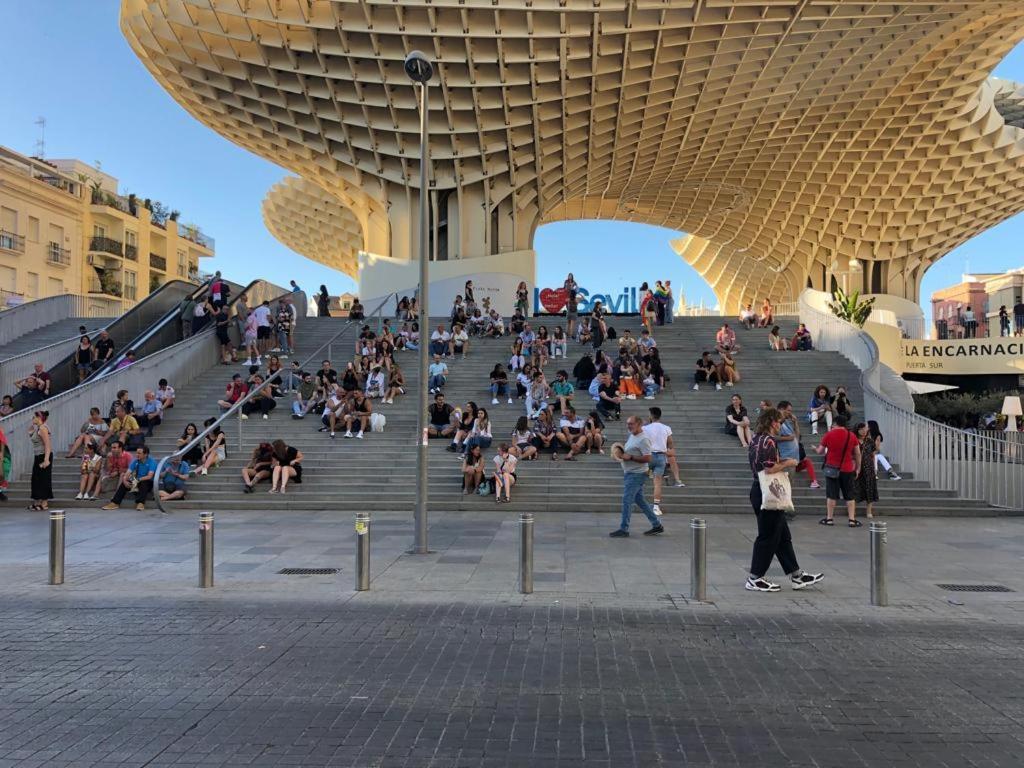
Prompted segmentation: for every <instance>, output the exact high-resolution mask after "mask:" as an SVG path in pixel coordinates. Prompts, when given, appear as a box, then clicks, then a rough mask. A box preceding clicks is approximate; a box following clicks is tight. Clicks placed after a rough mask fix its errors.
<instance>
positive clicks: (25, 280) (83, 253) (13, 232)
mask: <svg viewBox="0 0 1024 768" xmlns="http://www.w3.org/2000/svg"><path fill="white" fill-rule="evenodd" d="M178 218H179V216H178V212H177V211H169V210H167V209H166V208H165V207H164V206H163V205H161V204H160V203H159V202H154V201H152V200H150V199H148V198H143V197H139V196H136V195H134V194H132V195H128V196H124V195H121V194H119V192H118V181H117V179H116V178H114V177H113V176H111V175H110V174H107V173H104V172H103V171H101V170H99V169H97V168H94V167H92V166H90V165H87V164H85V163H83V162H81V161H80V160H40V159H38V158H33V157H26V156H25V155H22V154H19V153H17V152H14V151H12V150H10V149H7V148H6V147H2V146H0V308H2V307H4V306H11V305H14V304H17V303H20V302H23V301H31V300H32V299H38V298H43V297H46V296H53V295H56V294H62V293H76V294H80V295H83V296H89V297H90V298H94V299H95V300H96V301H97V302H100V301H103V302H108V303H109V304H111V305H114V307H115V308H117V309H121V310H122V311H123V309H127V308H129V307H131V306H132V305H134V304H135V303H136V302H138V301H139V300H141V299H142V298H144V297H145V296H147V295H148V294H149V293H151V292H152V291H153V290H154V289H156V288H157V287H158V286H159V285H162V284H163V283H165V282H167V281H168V280H173V279H186V280H196V279H197V278H198V275H199V260H200V259H202V258H209V257H211V256H213V254H214V245H215V244H214V241H213V239H212V238H210V237H207V236H206V235H204V234H203V233H202V231H201V230H200V229H199V227H197V226H195V225H193V224H184V223H182V222H180V221H179V220H178Z"/></svg>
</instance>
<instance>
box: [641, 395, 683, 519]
mask: <svg viewBox="0 0 1024 768" xmlns="http://www.w3.org/2000/svg"><path fill="white" fill-rule="evenodd" d="M648 410H649V412H650V414H651V419H650V421H649V422H648V423H647V424H644V434H645V435H646V436H647V439H648V440H650V441H651V464H650V467H651V474H652V475H653V476H654V514H656V515H658V516H659V517H660V516H661V488H662V486H663V485H664V481H665V469H666V467H669V468H671V470H672V474H673V476H674V477H675V482H676V487H677V488H682V487H684V486H683V483H682V481H681V480H680V479H679V465H678V464H677V463H676V458H675V444H674V443H673V442H672V427H670V426H669V425H668V424H663V423H662V422H661V408H658V407H657V406H652V407H651V408H649V409H648Z"/></svg>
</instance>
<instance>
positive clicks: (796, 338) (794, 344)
mask: <svg viewBox="0 0 1024 768" xmlns="http://www.w3.org/2000/svg"><path fill="white" fill-rule="evenodd" d="M789 348H790V349H791V350H793V351H796V352H810V351H811V350H812V349H814V344H812V343H811V332H810V331H809V330H807V326H806V325H804V324H803V323H800V325H799V326H798V327H797V329H796V333H794V334H793V338H792V340H791V341H790V343H789Z"/></svg>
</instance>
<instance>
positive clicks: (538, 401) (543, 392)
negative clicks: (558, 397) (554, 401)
mask: <svg viewBox="0 0 1024 768" xmlns="http://www.w3.org/2000/svg"><path fill="white" fill-rule="evenodd" d="M549 397H551V387H549V386H548V382H547V380H546V379H545V378H544V373H543V372H542V371H535V372H534V374H533V379H532V380H531V381H530V387H529V389H528V390H527V392H526V414H527V415H528V416H529V417H530V418H532V419H535V418H537V413H538V412H539V411H541V410H543V409H545V408H547V407H548V398H549Z"/></svg>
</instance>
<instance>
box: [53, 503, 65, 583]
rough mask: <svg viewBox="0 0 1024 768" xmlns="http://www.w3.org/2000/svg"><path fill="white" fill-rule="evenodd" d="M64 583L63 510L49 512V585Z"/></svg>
mask: <svg viewBox="0 0 1024 768" xmlns="http://www.w3.org/2000/svg"><path fill="white" fill-rule="evenodd" d="M63 583H64V510H62V509H56V510H52V511H51V512H50V584H63Z"/></svg>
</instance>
